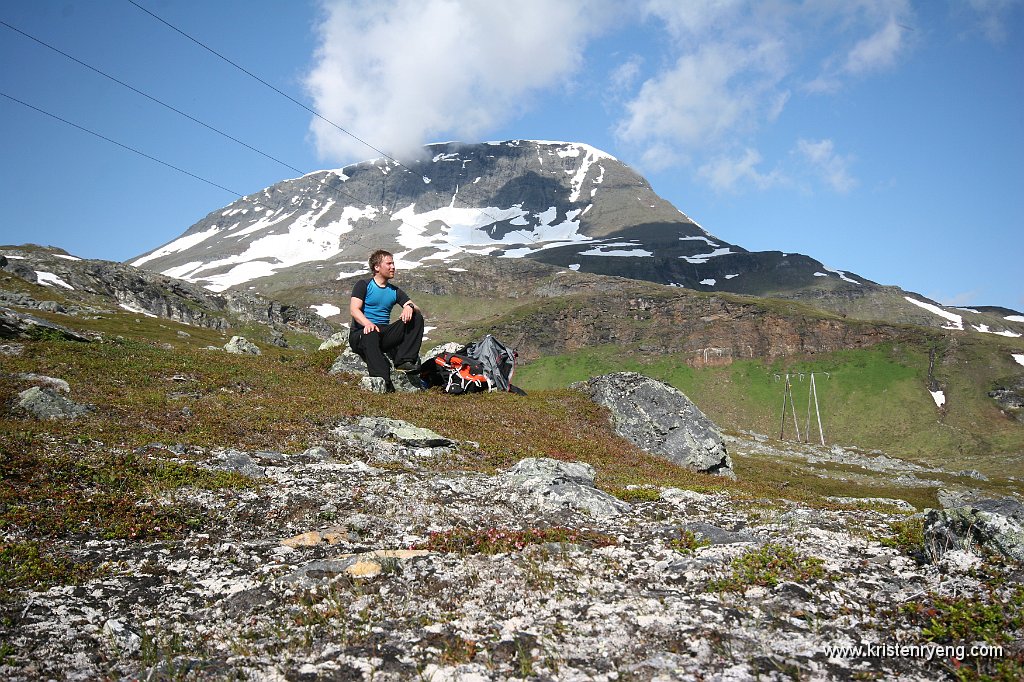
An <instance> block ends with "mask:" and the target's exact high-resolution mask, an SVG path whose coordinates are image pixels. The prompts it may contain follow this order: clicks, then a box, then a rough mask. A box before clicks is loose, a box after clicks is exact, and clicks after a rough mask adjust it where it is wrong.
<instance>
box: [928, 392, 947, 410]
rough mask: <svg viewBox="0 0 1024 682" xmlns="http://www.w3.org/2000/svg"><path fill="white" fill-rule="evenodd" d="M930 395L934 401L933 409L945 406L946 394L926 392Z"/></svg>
mask: <svg viewBox="0 0 1024 682" xmlns="http://www.w3.org/2000/svg"><path fill="white" fill-rule="evenodd" d="M928 392H929V393H931V394H932V400H934V401H935V407H942V406H943V405H945V404H946V394H945V393H943V392H942V391H928Z"/></svg>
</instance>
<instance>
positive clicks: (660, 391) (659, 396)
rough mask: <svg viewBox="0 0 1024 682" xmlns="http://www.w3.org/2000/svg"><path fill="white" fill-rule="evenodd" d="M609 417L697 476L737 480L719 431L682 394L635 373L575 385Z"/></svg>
mask: <svg viewBox="0 0 1024 682" xmlns="http://www.w3.org/2000/svg"><path fill="white" fill-rule="evenodd" d="M573 388H577V389H579V390H581V391H583V392H584V393H586V394H587V395H588V396H590V398H591V400H593V401H594V402H596V403H598V404H599V405H603V406H605V407H607V408H608V409H609V411H610V412H611V421H612V426H613V428H614V429H615V433H617V434H618V435H620V436H622V437H623V438H625V439H626V440H628V441H630V442H631V443H634V444H636V445H637V446H638V447H640V448H643V449H644V450H646V451H647V452H650V453H652V454H655V455H658V456H660V457H663V458H665V459H667V460H669V461H670V462H673V463H675V464H679V465H680V466H685V467H688V468H690V469H694V470H696V471H704V472H708V473H712V474H720V475H724V476H735V474H734V473H733V470H732V460H731V459H730V458H729V454H728V452H726V449H725V440H724V439H723V438H722V434H721V432H719V430H718V427H717V426H716V425H715V423H714V422H712V421H711V420H710V419H708V417H707V416H705V414H704V413H703V412H701V411H700V409H698V407H697V406H696V405H694V404H693V403H692V402H690V399H689V398H687V397H686V396H685V395H683V393H682V392H681V391H679V390H678V389H676V388H673V387H672V386H669V385H668V384H666V383H664V382H661V381H657V380H655V379H651V378H650V377H646V376H644V375H642V374H638V373H636V372H616V373H614V374H605V375H604V376H599V377H592V378H591V379H589V380H588V381H582V382H579V383H576V384H573Z"/></svg>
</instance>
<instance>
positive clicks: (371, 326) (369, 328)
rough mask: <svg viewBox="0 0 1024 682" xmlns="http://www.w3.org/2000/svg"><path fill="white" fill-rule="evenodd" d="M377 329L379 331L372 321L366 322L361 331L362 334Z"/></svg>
mask: <svg viewBox="0 0 1024 682" xmlns="http://www.w3.org/2000/svg"><path fill="white" fill-rule="evenodd" d="M379 331H380V327H378V326H377V325H375V324H374V323H373V322H367V323H366V325H364V326H363V333H364V334H369V333H370V332H379Z"/></svg>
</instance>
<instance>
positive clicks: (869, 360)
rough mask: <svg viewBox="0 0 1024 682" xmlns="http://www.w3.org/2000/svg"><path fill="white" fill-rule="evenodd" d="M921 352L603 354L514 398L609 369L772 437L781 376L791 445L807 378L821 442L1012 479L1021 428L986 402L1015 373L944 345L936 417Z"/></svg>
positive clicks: (537, 377)
mask: <svg viewBox="0 0 1024 682" xmlns="http://www.w3.org/2000/svg"><path fill="white" fill-rule="evenodd" d="M931 350H932V349H931V348H930V347H929V343H928V341H927V340H925V339H922V341H921V342H920V343H901V344H896V343H885V344H880V345H878V346H874V347H871V348H867V349H859V350H845V351H838V352H834V353H828V354H819V355H816V356H814V357H806V358H798V357H793V358H786V359H784V360H776V361H774V362H770V363H769V362H764V361H761V360H738V361H735V362H733V363H732V364H730V365H728V366H724V367H704V368H700V369H695V368H693V367H691V366H689V365H687V364H686V363H685V362H684V361H683V360H682V359H681V358H677V357H671V356H669V357H652V356H650V355H645V354H642V353H639V352H633V351H630V350H629V349H622V348H620V347H617V346H613V345H606V346H601V347H595V348H588V349H583V350H580V351H576V352H574V353H572V354H568V355H558V356H547V357H543V358H540V359H538V360H536V361H534V362H531V363H530V364H528V365H525V366H523V367H521V368H520V369H519V371H518V373H517V383H518V385H521V386H522V387H523V388H525V389H526V390H531V389H532V390H537V389H553V388H557V387H562V386H566V385H568V384H570V383H571V382H573V381H580V380H584V379H587V378H589V377H591V376H596V375H599V374H604V373H607V372H612V371H623V370H630V371H636V372H641V373H643V374H646V375H648V376H651V377H654V378H657V379H661V380H663V381H665V382H667V383H669V384H671V385H673V386H675V387H677V388H679V389H680V390H681V391H683V393H685V394H686V395H687V396H688V397H690V399H691V400H693V401H694V402H695V403H696V404H697V405H698V406H699V407H700V408H701V409H702V410H703V411H704V412H705V413H707V414H708V416H710V417H711V418H712V419H713V420H715V421H716V422H717V423H718V424H719V425H720V426H721V427H723V428H726V429H731V430H752V431H756V432H758V433H763V434H768V435H771V436H773V437H778V436H779V435H781V434H782V425H783V419H782V408H783V404H784V396H785V385H786V383H785V377H786V375H787V374H788V375H789V376H790V381H791V386H792V395H793V398H794V400H795V408H796V415H797V422H798V425H799V429H800V432H801V435H805V436H806V427H807V420H808V414H810V415H811V418H810V421H811V430H812V433H813V437H814V438H815V440H817V439H818V437H819V431H818V427H817V415H816V412H815V409H814V406H813V401H812V399H811V393H810V375H811V373H812V372H813V373H814V375H815V387H816V393H817V399H818V410H820V414H821V420H822V428H823V430H824V434H825V439H826V442H827V443H837V444H843V445H851V446H857V447H859V448H862V449H868V450H870V449H880V450H883V451H885V452H887V453H889V454H892V455H896V456H900V457H904V458H909V459H912V460H917V461H920V462H922V463H930V464H934V465H937V466H942V467H944V468H947V469H952V470H959V469H977V470H979V471H982V472H983V473H987V474H990V475H1016V476H1021V475H1022V474H1024V424H1022V423H1021V422H1019V421H1016V420H1014V419H1013V418H1012V417H1011V416H1009V415H1007V414H1004V413H1003V411H1002V410H1000V408H999V406H998V405H997V404H996V403H995V401H993V400H992V399H991V398H989V397H988V395H987V393H988V391H989V390H990V389H991V387H992V385H993V384H994V382H996V381H997V380H998V379H1000V378H1001V377H1004V376H1007V375H1014V374H1019V373H1020V372H1019V370H1020V369H1022V368H1021V367H1020V366H1019V365H1016V364H1015V363H1014V361H1013V359H1012V356H1011V354H1010V353H1009V352H1006V351H1005V350H1004V349H1003V348H1002V346H1001V345H1000V344H999V343H992V342H987V341H986V340H984V339H981V340H977V339H968V340H963V341H957V342H956V343H947V344H946V345H945V347H943V348H937V349H935V353H936V355H937V356H938V357H939V358H940V359H939V360H938V361H937V362H936V366H935V369H934V372H933V378H934V380H935V381H937V382H938V385H939V387H940V388H941V389H942V390H943V392H944V394H945V396H946V403H945V405H944V406H943V407H942V408H939V407H937V406H936V404H935V401H934V400H933V398H932V396H931V394H930V393H929V390H928V389H929V377H928V371H929V356H930V351H931ZM786 411H787V415H786V417H787V418H786V421H785V434H786V436H787V437H788V438H795V429H794V424H793V415H792V408H787V410H786Z"/></svg>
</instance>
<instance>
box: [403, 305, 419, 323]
mask: <svg viewBox="0 0 1024 682" xmlns="http://www.w3.org/2000/svg"><path fill="white" fill-rule="evenodd" d="M413 310H415V308H413V306H412V304H411V303H407V304H406V305H403V306H402V316H401V318H400V319H401V320H402V322H404V323H406V324H409V320H411V319H412V313H413Z"/></svg>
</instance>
